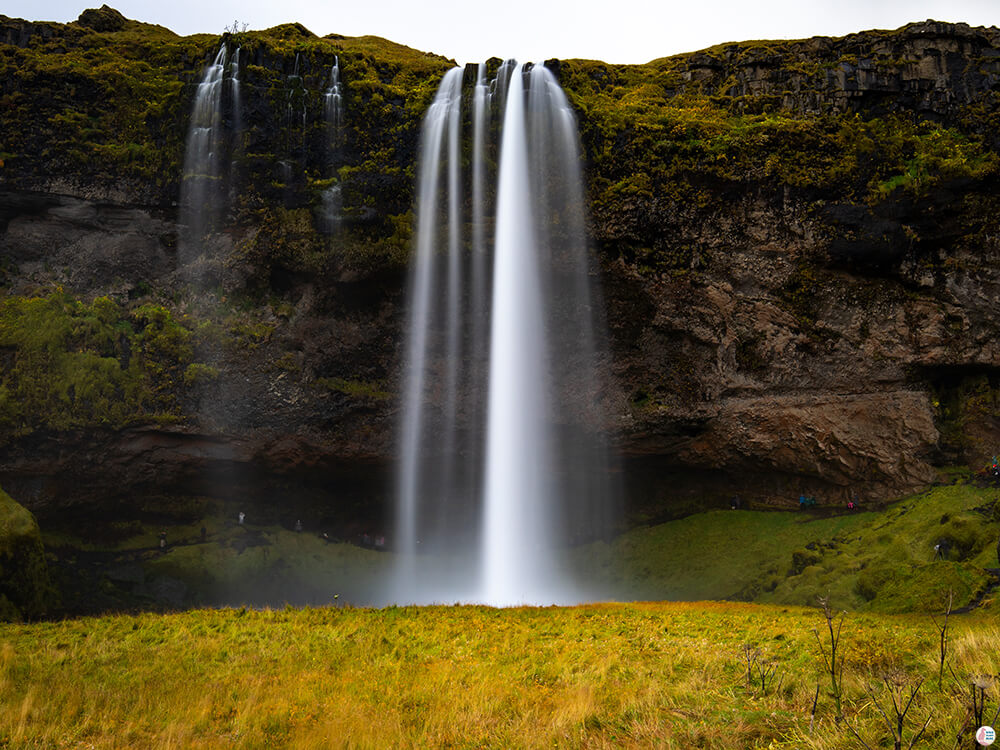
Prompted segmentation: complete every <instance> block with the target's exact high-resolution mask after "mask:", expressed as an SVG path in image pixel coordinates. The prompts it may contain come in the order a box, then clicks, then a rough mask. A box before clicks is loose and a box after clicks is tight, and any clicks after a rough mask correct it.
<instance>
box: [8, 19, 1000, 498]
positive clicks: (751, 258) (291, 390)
mask: <svg viewBox="0 0 1000 750" xmlns="http://www.w3.org/2000/svg"><path fill="white" fill-rule="evenodd" d="M220 44H225V45H227V47H228V48H229V49H230V51H231V52H232V51H234V50H235V49H236V48H237V47H239V48H240V49H241V59H242V60H243V67H242V69H241V71H240V79H241V86H242V107H241V111H240V112H238V113H233V112H230V113H229V114H228V115H227V120H226V127H227V128H228V129H229V130H230V131H231V132H233V133H238V135H237V136H234V138H233V139H232V143H233V144H234V145H233V146H232V148H231V153H229V156H230V158H231V165H230V166H229V167H228V168H227V170H226V177H225V185H224V189H223V190H222V192H223V193H224V194H225V195H226V201H225V204H226V206H227V207H228V208H227V215H226V217H225V219H224V221H223V222H222V225H221V226H220V227H219V230H218V231H217V232H216V233H215V234H214V235H213V236H212V238H211V240H210V242H209V243H208V247H209V251H208V252H207V253H205V254H204V255H203V256H202V257H200V258H199V260H198V269H197V274H196V277H197V279H198V283H197V284H192V283H191V279H192V273H191V269H190V268H186V267H185V266H184V263H182V261H181V259H180V258H179V254H178V247H177V233H178V227H177V222H178V213H179V212H178V200H179V189H180V177H181V167H180V163H181V161H182V158H183V151H184V136H185V133H186V129H187V118H188V115H189V113H190V111H191V106H192V101H193V96H194V93H195V89H196V86H197V83H198V81H199V79H200V76H201V73H202V70H203V68H204V66H205V65H206V64H207V63H208V62H210V61H211V58H212V57H213V56H214V55H215V53H216V51H217V50H218V48H219V46H220ZM335 57H336V58H339V62H340V70H341V74H342V81H343V86H344V123H343V126H342V130H341V132H339V133H338V135H337V140H338V143H337V148H336V150H335V152H334V154H333V155H332V156H331V154H330V151H329V149H328V145H329V140H330V133H329V128H328V126H327V125H326V123H325V122H324V120H323V117H322V103H321V97H322V93H323V89H324V86H325V85H326V81H327V75H328V72H329V70H330V66H331V65H332V64H333V62H334V59H335ZM498 63H499V61H498V60H496V59H493V60H491V61H490V62H489V63H488V65H489V67H490V69H491V70H495V69H496V66H497V65H498ZM545 64H546V65H548V66H549V67H550V68H552V69H553V70H554V71H555V72H556V73H557V75H558V76H559V78H560V81H561V82H562V84H563V86H564V88H565V89H566V91H567V95H568V96H569V98H570V101H571V103H572V104H573V106H574V108H575V109H576V111H577V115H578V119H579V123H580V133H581V141H582V146H583V151H584V154H583V158H584V160H585V165H586V176H587V181H588V195H589V200H590V202H591V206H590V215H591V223H592V236H593V239H594V247H595V250H596V252H597V255H598V258H599V261H600V268H601V277H602V282H603V290H604V298H605V307H606V317H607V322H608V328H609V334H610V342H611V356H610V357H609V358H607V361H606V362H605V367H606V368H607V369H608V372H609V374H610V376H611V377H610V382H611V383H612V387H611V388H609V390H608V392H607V393H606V394H605V398H606V402H607V403H606V405H607V407H608V408H607V411H608V413H609V415H610V416H609V424H608V425H607V428H608V429H609V430H611V431H613V432H614V433H615V434H616V435H617V444H618V446H619V448H620V450H621V453H622V456H623V463H622V467H623V472H624V476H625V479H626V485H627V487H628V488H629V492H628V499H629V502H630V504H631V507H632V508H633V510H634V511H636V513H641V514H643V515H646V516H655V515H664V514H670V513H675V512H679V511H680V510H681V509H683V508H687V507H691V505H692V504H704V503H712V502H723V501H728V498H729V497H731V496H732V495H734V494H739V495H741V496H742V497H743V498H744V499H746V500H751V501H757V502H767V503H771V504H776V505H782V504H791V503H794V502H795V501H796V500H797V498H798V496H799V495H800V494H807V495H814V496H816V497H817V498H818V499H819V501H820V502H829V503H840V502H843V501H845V500H846V499H848V498H851V497H856V498H857V499H859V500H862V501H865V500H881V499H884V498H887V497H891V496H893V495H895V494H898V493H902V492H904V491H908V490H912V489H915V488H918V487H921V486H923V485H926V484H928V483H930V482H933V481H935V479H936V477H937V475H938V473H937V471H936V469H938V468H941V467H947V466H951V465H967V466H971V467H974V468H979V467H980V466H982V465H983V464H985V463H986V462H987V461H988V460H989V459H990V458H991V457H992V456H993V454H995V453H997V452H998V450H997V445H998V438H1000V402H998V390H997V389H998V387H1000V343H998V341H1000V336H998V334H1000V330H998V323H997V321H998V319H1000V318H998V312H1000V270H998V268H1000V267H998V262H997V261H998V259H1000V219H998V217H1000V31H998V30H997V29H996V28H970V27H968V26H966V25H963V24H947V23H937V22H932V21H927V22H924V23H915V24H911V25H909V26H906V27H903V28H901V29H899V30H896V31H871V32H861V33H858V34H852V35H850V36H847V37H843V38H836V39H834V38H814V39H809V40H803V41H795V42H753V43H740V44H736V43H734V44H728V45H722V46H719V47H716V48H712V49H709V50H705V51H702V52H697V53H693V54H687V55H680V56H675V57H669V58H663V59H659V60H654V61H652V62H650V63H648V64H646V65H636V66H617V65H608V64H605V63H600V62H594V61H581V60H563V61H556V60H551V61H547V62H546V63H545ZM450 65H451V63H449V61H447V60H445V59H443V58H440V57H437V56H434V55H430V54H425V53H421V52H417V51H414V50H411V49H408V48H405V47H400V46H399V45H395V44H392V43H390V42H387V41H385V40H381V39H377V38H374V37H362V38H343V37H333V36H331V37H326V38H318V37H316V36H314V35H313V34H311V32H309V31H308V30H307V29H305V28H303V27H301V26H299V25H296V24H289V25H285V26H280V27H277V28H275V29H270V30H268V31H264V32H233V33H226V34H224V35H222V36H221V37H218V36H208V35H201V36H194V37H178V36H176V35H174V34H172V33H171V32H169V31H167V30H165V29H162V28H160V27H154V26H148V25H145V24H141V23H138V22H135V21H131V20H128V19H125V18H124V17H122V16H121V15H120V14H118V13H117V12H116V11H114V10H112V9H110V8H107V7H106V6H105V7H104V8H101V9H99V10H91V11H87V12H85V13H84V14H83V15H82V16H81V17H80V19H79V20H78V21H77V22H75V23H71V24H66V25H60V24H52V23H33V22H28V21H23V20H17V19H9V18H6V17H2V16H0V101H2V103H3V106H2V107H0V132H3V133H4V134H5V135H4V140H3V142H2V143H0V293H2V298H0V364H2V374H0V377H2V381H0V446H2V449H0V485H2V486H4V487H5V488H6V489H7V490H8V491H9V492H10V493H11V494H12V495H13V496H14V497H16V498H17V499H18V500H19V501H20V502H21V503H23V504H24V505H26V506H27V507H28V508H29V509H31V510H34V511H36V512H43V513H44V512H46V511H51V510H52V509H55V508H63V507H67V506H72V505H74V504H75V505H79V506H85V507H90V506H92V505H95V504H101V503H108V502H113V501H130V499H133V498H135V497H138V496H141V495H142V493H149V492H162V491H189V490H190V491H207V492H213V491H219V492H239V493H256V494H258V495H260V496H261V497H263V498H265V499H266V500H267V501H270V502H282V499H281V498H284V497H287V496H288V495H289V494H290V493H295V492H300V493H301V492H306V493H309V492H315V493H318V494H321V495H324V496H326V497H328V498H332V501H333V502H335V503H342V504H343V507H345V508H348V509H350V511H349V512H350V513H378V512H380V511H379V510H378V508H382V507H384V501H385V499H386V497H387V495H388V488H389V486H390V485H391V472H392V469H391V467H392V461H393V456H394V452H395V443H394V424H395V417H396V414H397V411H398V407H399V404H398V392H399V388H398V378H399V368H400V360H401V353H402V339H403V335H404V334H403V327H404V322H405V309H404V306H405V299H404V298H405V287H406V261H407V256H408V253H409V247H410V246H409V242H410V234H411V231H412V219H413V214H412V202H413V182H414V165H415V159H416V151H417V145H418V141H419V128H420V121H421V117H422V115H423V113H424V111H425V110H426V108H427V106H428V105H429V102H430V100H431V98H432V97H433V94H434V91H435V88H436V86H437V83H438V81H439V80H440V77H441V75H442V74H443V72H444V71H445V70H447V69H448V67H449V66H450ZM468 73H469V75H470V76H471V75H472V71H471V70H470V71H468ZM237 119H238V120H239V123H240V124H242V128H240V124H238V123H237V122H236V120H237ZM331 186H337V187H338V189H339V191H340V199H341V202H342V205H341V206H340V207H339V208H338V209H337V211H338V213H337V216H336V221H335V222H331V221H330V217H329V215H328V213H325V212H327V208H326V207H325V206H324V202H323V195H324V191H327V190H329V189H330V187H331ZM234 488H235V489H234ZM345 512H348V511H345Z"/></svg>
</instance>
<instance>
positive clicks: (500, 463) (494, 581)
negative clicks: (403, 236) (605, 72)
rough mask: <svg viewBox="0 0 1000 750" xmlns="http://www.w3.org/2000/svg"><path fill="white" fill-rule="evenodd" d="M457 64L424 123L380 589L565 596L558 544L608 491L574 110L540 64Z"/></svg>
mask: <svg viewBox="0 0 1000 750" xmlns="http://www.w3.org/2000/svg"><path fill="white" fill-rule="evenodd" d="M462 79H463V71H462V70H461V69H454V70H451V71H449V72H448V73H447V74H446V75H445V77H444V79H443V81H442V83H441V86H440V88H439V90H438V94H437V97H436V98H435V100H434V103H433V104H432V105H431V107H430V109H429V111H428V113H427V116H426V118H425V121H424V130H423V134H422V142H421V154H420V169H419V177H418V204H417V227H416V230H417V237H416V246H415V254H414V263H413V267H412V272H411V283H410V317H409V329H408V331H409V332H408V338H407V345H406V355H405V356H406V363H405V370H404V392H403V409H402V421H401V431H400V464H399V473H398V477H397V481H398V490H397V491H398V518H397V528H396V534H397V544H396V546H397V549H398V550H399V552H400V556H399V566H400V570H399V575H398V576H397V580H396V586H397V588H396V590H395V591H394V592H393V593H392V594H391V595H390V597H389V599H391V600H393V601H398V602H418V603H420V602H435V601H441V602H447V601H475V602H483V603H487V604H492V605H498V606H505V605H513V604H520V603H533V604H548V603H557V602H559V603H568V602H572V601H579V600H581V599H583V598H586V597H587V596H588V593H587V592H586V591H585V590H584V589H582V588H580V586H579V585H578V582H576V581H574V580H573V577H572V575H571V571H570V570H568V568H569V566H568V564H567V556H568V546H569V544H570V543H572V542H574V541H582V540H586V539H590V538H593V537H595V536H597V535H599V534H600V533H602V532H603V531H605V528H604V526H603V525H602V524H603V522H604V521H605V520H607V509H609V508H610V507H611V506H613V505H614V500H615V498H614V495H615V493H614V492H612V491H611V489H610V488H611V483H610V482H609V480H608V477H609V472H610V466H609V461H608V450H607V440H606V428H607V420H606V419H605V417H604V415H603V412H602V408H601V402H602V396H601V394H602V390H601V383H602V379H601V377H600V373H599V367H600V365H601V363H605V364H606V359H607V358H606V356H605V353H604V350H603V348H602V346H601V343H602V341H603V338H602V335H601V333H600V331H601V330H602V329H601V327H600V326H596V325H595V322H596V321H595V315H596V314H597V313H596V311H597V310H599V305H595V304H594V293H595V292H594V291H593V290H592V289H591V286H592V277H593V268H592V257H591V254H590V253H589V251H588V246H587V241H586V236H585V231H584V209H583V191H582V179H581V176H580V167H579V163H580V154H579V146H578V143H577V138H576V127H575V118H574V116H573V113H572V110H571V108H570V107H569V104H568V102H567V101H566V98H565V96H564V95H563V93H562V90H561V89H560V87H559V85H558V83H557V82H556V80H555V77H554V76H553V75H552V73H551V72H550V71H548V70H547V69H545V68H544V67H542V66H534V67H533V68H531V69H530V70H529V69H527V68H526V66H520V65H516V64H515V63H513V62H512V61H509V62H507V63H504V64H503V65H502V66H501V67H500V69H499V70H498V71H497V76H496V78H495V79H494V80H493V81H492V82H491V83H490V84H487V82H486V77H485V68H484V66H479V68H478V69H477V70H476V77H475V85H474V87H473V89H472V92H471V97H465V96H463V93H462ZM490 91H492V93H491V94H490V93H488V92H490ZM466 99H471V107H469V108H468V109H469V111H465V110H464V109H463V102H464V100H466ZM494 116H495V117H496V118H497V119H496V122H497V123H498V124H499V125H500V127H499V128H496V130H498V131H499V134H500V143H499V145H498V147H497V145H493V146H492V148H491V145H490V143H489V134H490V133H491V119H492V118H493V117H494ZM466 131H471V146H470V148H468V153H465V152H464V149H463V148H462V145H461V139H462V137H463V136H464V135H465V133H466ZM495 153H498V159H496V164H497V166H496V168H495V169H493V168H492V164H493V154H495ZM463 159H467V160H468V161H469V162H470V164H469V167H468V169H464V168H463V167H464V165H463ZM491 185H495V194H496V198H495V201H494V200H493V199H492V197H491V190H490V186H491ZM491 228H492V231H490V229H491ZM484 407H485V408H484Z"/></svg>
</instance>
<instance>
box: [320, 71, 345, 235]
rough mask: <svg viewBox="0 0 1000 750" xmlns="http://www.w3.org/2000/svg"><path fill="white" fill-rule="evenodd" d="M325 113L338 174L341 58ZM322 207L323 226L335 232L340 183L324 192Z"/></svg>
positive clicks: (331, 167)
mask: <svg viewBox="0 0 1000 750" xmlns="http://www.w3.org/2000/svg"><path fill="white" fill-rule="evenodd" d="M323 114H324V116H325V117H326V127H327V131H328V135H327V144H328V145H327V149H328V157H327V158H328V161H329V164H328V169H329V171H330V172H331V173H332V174H333V176H335V175H336V169H337V157H338V154H339V151H340V139H341V126H342V125H343V123H344V97H343V89H342V88H341V85H340V58H339V57H334V58H333V67H332V68H330V85H329V86H328V87H327V89H326V91H325V92H324V94H323ZM321 197H322V205H321V207H320V218H321V222H320V224H321V227H322V229H323V231H324V232H326V233H327V234H334V233H335V232H336V231H337V230H338V229H339V228H340V216H341V211H342V208H343V200H342V198H341V192H340V185H339V184H334V185H330V187H328V188H326V189H325V190H324V191H323V193H322V196H321Z"/></svg>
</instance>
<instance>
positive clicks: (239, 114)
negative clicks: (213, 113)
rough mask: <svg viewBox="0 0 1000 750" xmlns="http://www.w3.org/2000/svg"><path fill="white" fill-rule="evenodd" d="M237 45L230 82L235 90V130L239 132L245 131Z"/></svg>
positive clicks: (231, 67)
mask: <svg viewBox="0 0 1000 750" xmlns="http://www.w3.org/2000/svg"><path fill="white" fill-rule="evenodd" d="M241 49H242V47H237V48H236V52H234V53H233V61H232V62H231V63H230V65H229V82H230V84H231V86H232V91H233V130H234V131H235V132H236V133H237V134H239V133H241V132H242V131H243V102H242V100H241V98H240V50H241Z"/></svg>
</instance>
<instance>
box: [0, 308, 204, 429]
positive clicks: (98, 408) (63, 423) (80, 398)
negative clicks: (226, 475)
mask: <svg viewBox="0 0 1000 750" xmlns="http://www.w3.org/2000/svg"><path fill="white" fill-rule="evenodd" d="M0 357H2V358H3V361H4V364H5V366H4V368H3V372H2V374H0V441H2V440H3V439H5V438H10V437H12V436H17V435H25V434H28V433H31V432H33V431H35V430H37V429H43V428H44V429H56V430H66V429H73V428H78V427H92V426H97V425H102V426H107V427H112V428H117V427H122V426H124V425H127V424H130V423H134V422H139V421H147V420H164V419H166V420H173V419H178V418H179V414H178V411H177V407H176V394H177V391H178V387H179V384H180V383H181V382H182V381H183V379H184V374H185V368H187V366H188V365H189V364H191V360H192V358H193V350H192V343H191V332H190V331H188V330H187V329H186V328H184V327H183V326H181V325H180V324H179V323H178V322H177V321H176V320H175V319H174V318H173V316H172V315H171V313H170V312H169V311H168V310H166V309H165V308H163V307H160V306H158V305H154V304H145V305H141V306H139V307H137V308H135V309H134V310H132V311H126V310H124V309H122V308H121V307H120V306H119V305H118V304H117V303H115V302H114V301H113V300H111V299H109V298H107V297H99V298H97V299H95V300H94V301H93V302H91V303H89V304H88V303H84V302H81V301H79V300H75V299H73V298H71V297H70V296H68V295H67V294H65V293H63V292H56V293H53V294H50V295H49V296H47V297H12V298H9V299H6V300H4V301H3V302H2V303H0Z"/></svg>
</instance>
